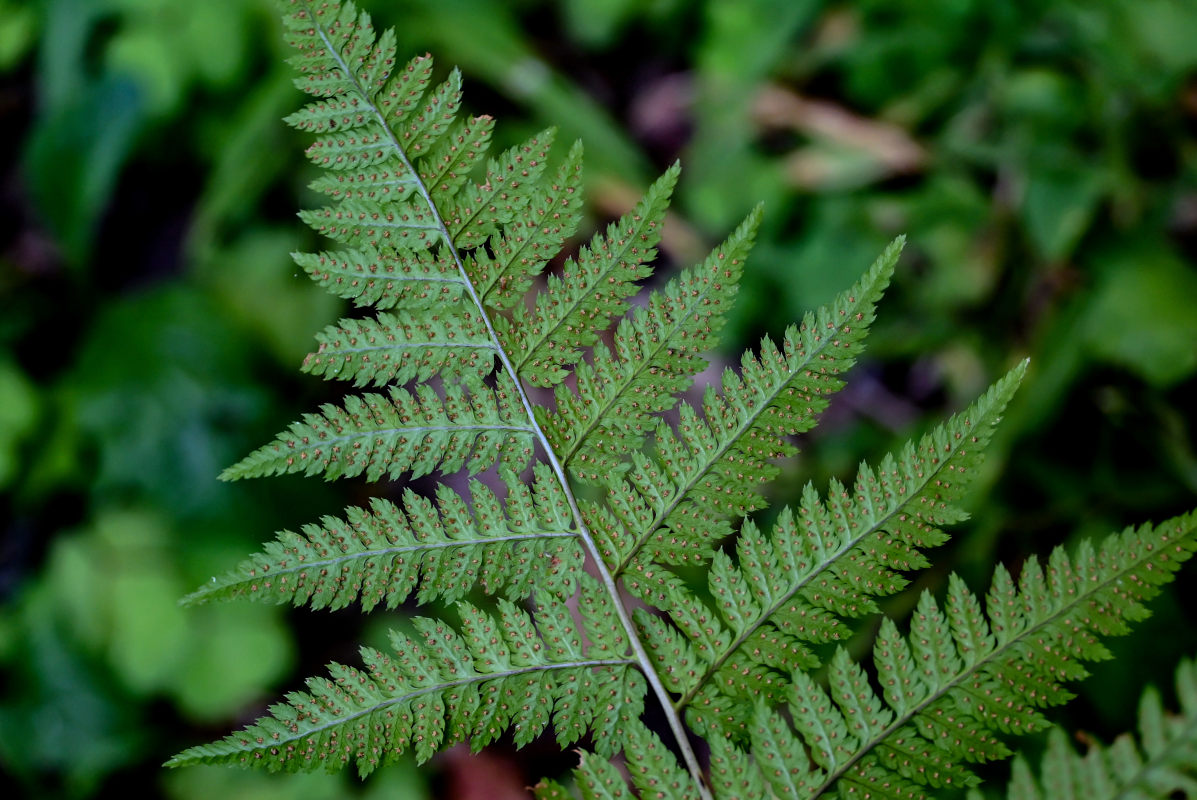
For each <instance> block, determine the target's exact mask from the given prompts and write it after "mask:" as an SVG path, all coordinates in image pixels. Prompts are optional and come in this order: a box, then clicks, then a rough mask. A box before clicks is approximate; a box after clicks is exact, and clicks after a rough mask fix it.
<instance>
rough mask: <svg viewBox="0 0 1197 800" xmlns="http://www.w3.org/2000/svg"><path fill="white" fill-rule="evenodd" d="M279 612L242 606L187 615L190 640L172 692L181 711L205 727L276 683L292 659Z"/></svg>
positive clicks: (209, 608) (236, 605) (236, 709)
mask: <svg viewBox="0 0 1197 800" xmlns="http://www.w3.org/2000/svg"><path fill="white" fill-rule="evenodd" d="M177 597H178V595H176V598H177ZM279 612H280V609H278V608H276V607H274V606H260V605H245V604H234V605H215V606H207V607H205V608H203V609H196V610H194V612H193V611H191V610H189V611H188V613H187V627H188V630H189V634H190V635H189V638H188V641H187V643H186V649H185V652H184V658H183V660H182V664H181V665H180V667H179V669H178V672H177V673H176V674H175V675H174V677H173V680H172V681H171V686H170V693H171V695H172V696H173V697H174V698H175V700H176V702H177V704H178V707H179V709H180V710H182V711H183V712H184V713H185V714H187V715H188V716H190V717H192V718H193V719H196V720H202V721H205V722H213V721H216V720H220V719H225V718H227V717H228V716H229V715H232V714H235V713H237V711H238V710H239V709H241V708H244V707H245V704H246V703H249V702H251V701H253V700H254V699H255V698H258V697H260V696H261V695H262V692H263V689H264V688H265V687H268V686H270V685H271V684H272V683H274V682H275V681H277V680H278V679H279V677H280V676H281V675H283V674H284V673H285V672H286V670H287V669H288V668H289V667H290V666H291V664H292V662H293V661H294V659H295V646H294V643H293V640H292V638H291V635H290V633H289V632H288V630H287V627H286V626H285V625H284V624H283V622H282V620H281V619H280V616H281V615H280V613H279Z"/></svg>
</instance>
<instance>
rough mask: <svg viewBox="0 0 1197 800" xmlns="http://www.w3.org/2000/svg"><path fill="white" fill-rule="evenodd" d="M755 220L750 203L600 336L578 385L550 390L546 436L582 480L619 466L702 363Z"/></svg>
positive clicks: (597, 478) (606, 475)
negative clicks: (552, 402)
mask: <svg viewBox="0 0 1197 800" xmlns="http://www.w3.org/2000/svg"><path fill="white" fill-rule="evenodd" d="M759 223H760V209H759V208H758V209H756V210H755V211H754V212H753V213H752V214H751V215H750V216H749V217H748V219H746V220H745V221H744V222H743V223H742V224H741V225H740V227H739V228H738V229H737V230H736V231H735V232H734V233H733V234H732V235H731V237H729V238H728V240H727V241H726V242H724V243H723V245H722V246H721V247H719V248H717V249H716V250H715V251H714V252H713V253H711V255H710V256H709V257H708V258H707V259H706V261H705V262H704V263H703V264H701V265H700V266H698V267H695V268H694V269H691V270H686V271H684V272H683V273H682V274H681V275H679V276H677V277H675V278H673V279H672V280H670V281H669V283H668V284H667V285H666V286H665V288H664V289H663V290H662V291H660V292H653V293H651V294H650V295H649V297H648V303H647V306H646V307H645V308H643V309H636V310H635V311H634V312H633V313H632V315H631V316H629V317H625V318H624V319H623V320H622V321H621V322H620V323H619V326H618V328H617V329H616V331H615V340H614V349H610V348H608V347H607V346H606V345H604V344H603V343H601V342H599V343H598V344H596V345H595V347H594V359H593V364H590V363H587V362H582V363H581V364H579V365H578V368H577V370H576V372H575V374H576V376H577V391H576V393H575V392H574V391H571V390H570V389H569V388H567V387H565V386H559V387H557V390H556V400H557V403H556V409H555V410H554V411H553V412H551V413H548V414H545V415H544V421H543V427H544V429H545V433H546V435H547V436H548V438H549V443H550V444H551V445H552V446H553V447H554V448H555V449H556V450H557V452H558V453H559V454H560V458H561V460H562V462H564V463H565V464H567V465H569V466H570V467H572V468H573V473H574V475H575V476H576V477H578V478H579V479H581V480H585V481H588V482H591V483H601V482H606V481H609V480H610V476H611V475H612V474H613V472H615V471H620V470H622V469H623V468H625V466H626V462H624V459H625V458H626V456H627V455H628V454H629V453H631V452H632V451H633V450H636V449H638V448H639V447H640V446H641V445H643V443H644V439H645V436H646V435H647V433H648V428H649V427H650V425H649V421H650V420H651V419H652V417H653V415H654V414H658V413H660V412H662V411H667V410H669V409H670V408H673V406H674V405H675V404H676V403H677V396H678V395H679V394H680V393H681V392H682V391H683V390H684V389H685V388H686V387H687V386H688V385H689V383H690V381H691V380H692V379H693V378H694V376H695V375H696V374H698V373H699V372H701V371H702V370H703V369H704V368H705V367H706V364H707V361H706V358H705V357H704V355H703V354H704V353H705V352H706V351H707V350H709V349H711V347H712V346H713V345H714V344H715V342H716V341H717V337H718V333H719V330H720V329H721V328H722V327H723V319H724V314H725V313H726V312H727V311H728V309H729V308H730V306H731V301H732V299H733V298H734V297H735V293H736V288H737V287H738V285H739V279H740V275H741V274H742V272H743V265H744V259H745V258H747V256H748V252H749V251H750V250H751V249H752V243H753V236H754V234H755V232H756V228H757V225H758V224H759Z"/></svg>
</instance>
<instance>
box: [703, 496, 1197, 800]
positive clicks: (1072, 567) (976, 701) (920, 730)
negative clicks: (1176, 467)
mask: <svg viewBox="0 0 1197 800" xmlns="http://www.w3.org/2000/svg"><path fill="white" fill-rule="evenodd" d="M1194 551H1197V513H1189V514H1185V515H1182V516H1180V517H1175V518H1173V519H1170V520H1167V521H1165V522H1163V523H1160V524H1159V525H1156V526H1150V525H1144V526H1142V527H1140V528H1138V529H1133V528H1128V529H1127V530H1125V531H1123V532H1122V533H1121V534H1116V535H1113V536H1110V537H1107V538H1106V539H1104V540H1103V541H1102V543H1101V544H1100V545H1098V546H1094V545H1093V544H1091V543H1089V542H1083V543H1082V544H1081V545H1080V547H1078V548H1077V552H1076V554H1075V555H1074V556H1071V557H1070V556H1069V555H1068V554H1067V553H1066V551H1065V550H1064V548H1062V547H1060V548H1056V550H1054V551H1053V552H1052V554H1051V557H1050V558H1049V559H1048V565H1047V569H1046V570H1044V569H1043V568H1042V567H1040V565H1039V564H1038V563H1037V562H1036V561H1035V560H1034V559H1031V560H1030V561H1028V562H1027V563H1026V564H1024V565H1023V569H1022V574H1021V576H1020V578H1019V581H1018V587H1017V589H1016V588H1015V583H1014V580H1013V579H1012V578H1011V577H1010V575H1009V573H1008V572H1006V571H1005V570H1004V569H1002V568H1000V567H999V569H998V572H997V575H996V576H995V578H994V581H993V584H992V586H991V588H990V590H989V594H988V596H987V599H986V603H985V607H986V612H985V613H982V612H981V606H980V603H979V602H978V600H977V598H976V597H975V596H974V595H973V594H972V593H971V592H970V591H969V590H968V589H967V588H966V587H965V586H964V583H963V581H962V580H960V579H959V578H958V577H956V576H955V575H953V576H952V578H951V584H950V587H949V591H948V598H947V603H946V605H945V606H944V607H942V608H941V607H940V605H939V604H938V603H936V602H935V600H933V599H932V597H931V595H930V594H929V593H924V594H923V595H922V596H921V598H920V600H919V603H918V607H917V609H916V611H915V613H914V616H913V617H912V620H911V627H910V633H909V634H908V635H907V636H903V635H902V634H901V633H900V632H899V631H898V628H897V626H896V625H895V624H894V623H893V622H892V621H891V620H889V619H888V618H886V619H883V621H882V625H881V630H880V632H879V633H878V636H877V642H876V644H875V646H874V650H873V664H874V666H875V667H876V670H877V683H878V684H879V685H880V686H881V687H882V690H883V694H882V695H878V694H877V693H876V691H875V690H874V689H873V688H872V684H871V683H870V681H869V680H868V679H867V678H866V677H865V674H864V672H863V671H862V670H861V668H860V667H859V666H858V665H856V664H854V663H853V662H852V661H851V659H850V658H848V656H847V653H846V651H844V650H843V649H842V648H841V649H840V650H839V651H838V652H837V654H836V656H835V658H834V659H833V661H832V663H831V668H830V672H829V676H828V683H829V687H828V688H827V689H823V688H821V687H820V686H818V685H817V684H816V683H815V682H814V681H813V679H812V678H811V677H810V675H808V674H807V673H805V672H801V671H799V672H795V673H794V674H793V675H792V679H791V681H790V684H789V687H788V688H787V691H788V693H789V701H788V712H789V717H790V719H791V720H792V723H793V725H794V728H795V730H796V731H797V733H798V735H799V737H800V738H801V740H802V741H803V743H804V744H805V746H806V747H807V749H808V750H809V752H810V758H811V764H810V765H809V767H808V768H806V770H805V772H804V776H803V780H802V782H803V784H804V785H807V786H812V787H813V789H814V791H813V792H812V793H811V794H809V795H807V796H810V797H815V796H818V795H819V794H821V793H823V792H826V791H830V790H832V789H836V790H838V792H839V793H840V794H841V796H848V795H850V794H852V793H864V794H868V795H869V796H875V797H911V798H922V797H927V796H929V795H928V794H927V789H928V788H931V789H935V788H944V787H965V786H970V785H974V784H976V782H977V779H976V777H975V776H974V774H973V772H972V771H971V769H970V768H969V767H968V764H973V763H980V762H984V761H990V760H994V759H1000V758H1005V757H1006V756H1008V755H1009V754H1010V750H1009V748H1008V747H1007V745H1006V743H1005V741H1004V739H1003V736H1004V735H1008V734H1026V733H1030V732H1033V731H1036V730H1039V729H1041V728H1043V727H1045V726H1046V724H1047V723H1046V720H1045V718H1044V716H1043V713H1042V711H1041V710H1040V709H1041V708H1045V707H1048V706H1053V705H1058V704H1060V703H1062V702H1064V701H1066V700H1067V699H1069V697H1070V695H1069V693H1068V692H1067V690H1066V689H1064V688H1063V687H1062V686H1061V684H1062V683H1063V682H1066V681H1075V680H1079V679H1081V678H1083V677H1085V676H1086V675H1087V674H1088V673H1087V671H1086V669H1085V667H1084V666H1083V662H1085V661H1094V660H1100V659H1103V658H1106V657H1108V652H1107V651H1106V649H1105V647H1104V645H1102V643H1101V638H1102V637H1104V636H1112V635H1120V634H1124V633H1126V632H1127V631H1128V630H1129V625H1128V620H1134V619H1138V618H1141V617H1143V616H1145V615H1146V614H1147V611H1146V609H1145V607H1144V605H1143V604H1144V603H1145V602H1146V601H1147V600H1150V599H1151V598H1152V597H1154V596H1155V595H1156V594H1157V593H1158V592H1159V587H1160V586H1161V585H1162V584H1164V583H1167V582H1168V581H1169V580H1171V577H1172V573H1174V572H1175V571H1176V570H1177V569H1178V568H1179V567H1180V565H1181V564H1182V563H1183V562H1184V561H1186V560H1187V559H1188V558H1189V557H1191V556H1192V555H1193V553H1194ZM768 713H770V714H772V713H773V712H768ZM773 724H781V723H780V722H777V723H773ZM762 736H772V734H766V733H765V732H764V731H756V732H753V731H750V738H752V739H753V741H754V743H755V742H756V741H758V739H759V738H760V737H762ZM717 741H720V742H725V741H729V740H724V739H722V738H719V739H717ZM728 746H729V745H726V744H721V745H720V747H722V748H726V747H728ZM754 746H755V745H754ZM757 768H758V769H762V770H765V769H768V768H769V767H768V764H765V763H759V759H758V766H757Z"/></svg>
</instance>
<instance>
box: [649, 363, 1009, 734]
mask: <svg viewBox="0 0 1197 800" xmlns="http://www.w3.org/2000/svg"><path fill="white" fill-rule="evenodd" d="M1026 366H1027V362H1025V361H1024V362H1023V363H1022V364H1019V365H1018V366H1017V367H1015V368H1014V369H1013V370H1011V371H1010V372H1009V373H1008V374H1007V375H1006V376H1005V377H1003V378H1002V379H1001V380H999V381H998V382H997V383H996V384H994V385H993V386H992V387H991V388H990V389H989V391H987V392H986V393H985V394H984V395H982V396H981V397H980V398H978V399H977V401H976V402H974V403H973V404H972V405H971V406H970V407H969V408H967V409H965V410H964V411H962V412H960V413H958V414H956V415H955V416H953V417H952V418H951V419H950V420H948V421H947V422H946V423H944V424H943V425H940V426H938V427H937V428H935V429H934V430H932V431H930V432H928V433H927V434H925V435H924V436H923V437H922V438H921V439H920V440H919V441H918V443H917V444H914V443H907V445H906V446H905V447H904V448H903V449H902V450H901V451H900V452H898V453H892V454H888V455H886V456H885V457H884V458H883V459H881V461H880V463H879V464H878V466H877V467H876V468H875V469H874V468H872V467H869V466H868V465H867V464H862V465H861V467H860V471H859V472H858V474H857V478H856V482H855V485H854V486H853V489H852V491H851V492H849V491H848V489H847V488H846V487H844V486H843V485H841V484H840V483H839V482H838V481H835V480H833V481H832V482H831V486H830V487H829V489H828V492H827V496H826V499H822V498H820V497H819V495H818V493H817V492H816V491H815V489H814V487H813V486H812V485H810V484H808V485H807V487H806V490H805V492H804V494H803V499H802V504H801V505H800V507H799V509H798V512H797V515H795V514H793V513H792V512H791V511H790V510H789V509H788V508H787V509H783V511H782V512H781V514H780V516H779V517H778V520H777V522H776V524H775V525H774V526H773V530H772V532H771V533H770V534H769V535H765V534H763V533H762V532H761V531H760V529H759V528H758V527H757V526H756V525H754V524H753V523H752V522H751V521H749V522H747V523H746V524H745V525H744V527H743V529H742V530H741V531H740V534H739V536H738V538H737V540H736V548H735V553H736V558H735V560H734V561H733V559H732V558H731V556H730V555H729V554H728V553H726V552H724V551H719V552H717V553H716V554H715V557H714V560H713V561H712V563H711V566H710V572H709V576H708V582H707V584H708V585H707V590H708V595H709V597H710V598H711V601H712V604H710V605H708V603H707V602H706V601H705V600H703V599H702V598H700V597H698V596H696V595H695V594H694V593H693V591H691V590H690V589H689V588H687V587H686V585H685V584H684V583H682V582H681V581H680V580H677V579H676V578H675V577H674V576H673V575H672V573H670V572H669V571H668V570H666V569H662V568H660V567H656V568H653V569H652V570H651V577H649V575H650V571H649V570H648V569H646V568H644V567H642V566H641V565H639V564H637V565H635V567H634V571H632V572H630V573H629V575H628V578H627V585H628V587H629V588H630V589H631V590H632V591H634V592H635V593H636V594H637V595H638V596H640V597H643V598H645V599H647V600H648V601H649V602H650V603H651V604H652V605H653V606H654V607H656V608H663V609H668V610H669V611H668V613H669V615H670V617H671V618H672V621H673V623H674V625H675V626H676V628H677V630H678V631H679V632H680V633H681V634H682V636H683V637H684V638H685V639H687V640H688V645H687V646H685V647H683V646H682V645H681V644H680V643H679V642H678V637H677V636H676V635H674V634H673V633H672V632H670V631H669V630H666V624H665V622H664V621H663V620H662V619H661V618H659V617H652V616H650V615H647V614H642V615H640V616H639V617H638V622H639V624H641V626H642V628H643V629H644V630H645V632H646V635H647V636H648V638H649V641H650V642H651V643H652V646H651V647H650V651H651V652H654V653H664V652H669V653H673V652H677V651H679V650H681V651H682V652H686V653H689V654H691V657H690V658H689V659H687V662H686V668H685V669H677V670H673V671H671V672H675V673H676V674H677V675H679V676H681V677H680V678H679V679H678V680H677V681H675V682H674V683H673V685H672V686H671V687H670V688H671V689H672V690H673V691H675V692H677V693H678V694H679V695H680V696H679V698H678V699H677V701H676V703H675V706H676V707H677V708H679V709H689V710H690V713H689V715H688V717H687V720H688V721H689V722H690V724H691V726H692V727H694V728H695V729H696V730H698V731H702V732H710V731H713V730H719V731H721V733H722V735H728V736H738V735H740V733H741V732H742V730H743V727H744V726H745V724H746V723H747V719H748V717H749V716H750V710H751V707H752V701H753V699H754V698H757V697H764V698H766V699H768V698H773V697H775V696H776V694H777V692H779V691H781V690H782V687H784V686H785V685H786V684H787V682H788V679H789V674H790V673H791V672H792V671H793V669H794V668H795V667H797V666H802V667H803V668H805V669H813V668H815V667H816V666H818V660H817V659H816V658H815V657H814V655H813V653H812V651H811V650H810V645H812V644H821V643H825V642H830V641H835V640H837V639H841V638H845V637H846V636H848V635H850V633H851V629H850V628H849V627H848V626H847V625H846V624H845V622H846V621H850V620H855V619H859V618H862V617H864V616H866V615H868V614H872V613H875V612H876V611H877V610H878V607H877V603H876V598H879V597H883V596H886V595H890V594H894V593H896V592H898V591H900V590H901V589H902V588H903V587H904V586H905V585H906V582H907V581H906V578H905V577H904V576H903V575H902V574H901V573H902V572H908V571H911V570H915V569H919V568H922V567H925V566H927V565H928V563H929V562H928V561H927V559H926V557H925V556H924V555H923V551H925V550H927V549H929V548H932V547H935V546H937V545H940V544H942V543H943V542H944V541H945V540H946V538H947V535H946V534H945V533H944V532H943V530H942V529H943V527H944V526H945V525H947V524H949V523H954V522H959V521H960V520H962V519H964V518H965V517H967V514H966V513H965V512H964V511H963V510H962V509H961V508H960V506H959V502H960V500H962V499H963V497H964V495H965V492H966V491H967V489H968V486H969V484H970V483H971V479H972V476H973V474H974V473H975V472H976V469H977V466H978V465H979V463H980V462H981V459H982V454H983V450H984V448H985V445H986V444H988V442H989V439H990V436H991V434H992V432H993V430H994V427H995V426H996V425H997V423H998V421H999V420H1000V418H1001V414H1002V412H1003V411H1004V409H1005V407H1006V405H1007V403H1008V402H1009V401H1010V398H1011V397H1012V396H1013V394H1014V392H1015V390H1016V389H1017V388H1018V385H1019V383H1020V381H1021V380H1022V377H1023V375H1024V373H1025V371H1026ZM691 661H693V663H691Z"/></svg>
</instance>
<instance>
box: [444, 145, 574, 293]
mask: <svg viewBox="0 0 1197 800" xmlns="http://www.w3.org/2000/svg"><path fill="white" fill-rule="evenodd" d="M581 183H582V143H581V142H575V143H574V146H573V147H571V148H570V151H569V153H568V154H567V155H566V157H565V159H564V160H563V161H562V162H561V165H560V166H559V167H558V168H557V173H556V175H555V176H554V178H553V180H551V181H544V182H542V183H540V184H537V185H535V186H533V187H531V191H530V199H529V201H528V204H527V206H526V207H525V209H524V213H523V214H522V215H521V216H520V218H519V219H515V220H512V221H511V223H510V224H508V225H506V226H504V228H503V230H501V231H499V232H497V233H495V234H494V235H493V236H491V238H490V239H489V240H488V241H487V243H486V247H479V248H475V249H474V250H473V251H472V252H470V254H469V255H468V256H467V257H466V260H465V263H464V270H465V272H466V274H467V275H468V276H469V279H470V282H471V283H473V284H474V286H475V287H477V293H478V296H479V298H481V300H482V302H483V303H484V304H485V305H486V306H487V307H489V308H493V309H496V310H499V311H508V310H510V309H511V308H512V307H514V306H515V305H517V304H518V303H522V302H523V300H524V295H525V294H527V292H528V289H529V288H531V286H532V280H533V278H535V277H536V276H537V275H539V274H540V273H541V272H542V271H543V270H544V268H545V266H546V265H547V264H548V263H549V260H550V259H551V258H553V256H555V255H557V253H559V252H560V251H561V249H562V248H563V247H564V246H565V242H566V240H567V239H568V238H569V237H570V236H572V235H573V233H574V231H575V230H576V229H577V227H578V223H579V221H580V220H581V207H582V192H581V190H580V187H581Z"/></svg>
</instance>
